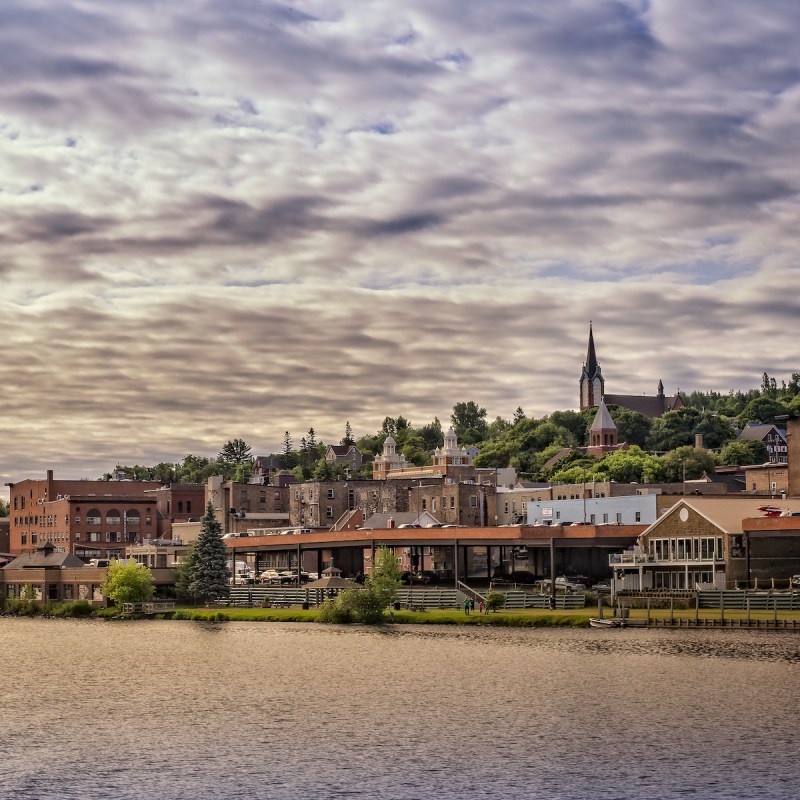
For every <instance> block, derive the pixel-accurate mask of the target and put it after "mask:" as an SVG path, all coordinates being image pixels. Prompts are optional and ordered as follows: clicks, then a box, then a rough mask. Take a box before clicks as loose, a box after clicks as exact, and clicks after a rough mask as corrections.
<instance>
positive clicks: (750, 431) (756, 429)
mask: <svg viewBox="0 0 800 800" xmlns="http://www.w3.org/2000/svg"><path fill="white" fill-rule="evenodd" d="M773 430H774V431H775V433H777V434H778V435H779V436H780V437H781V439H783V440H784V441H786V431H785V430H782V429H781V428H779V427H778V426H777V425H747V426H746V427H745V429H744V430H743V431H742V432H741V433H740V434H739V438H740V439H754V440H756V441H759V442H760V441H761V440H762V439H764V437H766V435H767V434H768V433H772V431H773Z"/></svg>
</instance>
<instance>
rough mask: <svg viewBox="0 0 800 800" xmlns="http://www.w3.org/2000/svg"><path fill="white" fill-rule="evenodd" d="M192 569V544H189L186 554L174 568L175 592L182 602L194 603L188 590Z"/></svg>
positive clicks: (192, 596) (194, 600) (193, 598)
mask: <svg viewBox="0 0 800 800" xmlns="http://www.w3.org/2000/svg"><path fill="white" fill-rule="evenodd" d="M193 569H194V545H193V544H192V545H190V546H189V549H188V550H187V552H186V555H185V556H184V557H183V558H182V559H181V560H180V561H179V562H178V566H177V568H176V570H175V594H176V595H177V596H178V600H180V601H181V602H182V603H195V602H196V598H195V597H194V595H193V594H192V593H191V591H190V590H189V587H190V586H191V583H192V570H193Z"/></svg>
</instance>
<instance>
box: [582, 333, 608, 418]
mask: <svg viewBox="0 0 800 800" xmlns="http://www.w3.org/2000/svg"><path fill="white" fill-rule="evenodd" d="M604 392H605V380H604V379H603V373H602V372H601V370H600V364H598V363H597V354H596V353H595V350H594V333H593V332H592V322H591V320H589V347H588V348H587V350H586V362H585V363H584V365H583V371H582V372H581V379H580V400H581V411H584V410H586V409H587V408H595V407H596V406H597V405H598V404H599V402H600V398H601V397H602V396H603V394H604Z"/></svg>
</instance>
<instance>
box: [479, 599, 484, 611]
mask: <svg viewBox="0 0 800 800" xmlns="http://www.w3.org/2000/svg"><path fill="white" fill-rule="evenodd" d="M478 613H479V614H483V600H481V601H480V603H478Z"/></svg>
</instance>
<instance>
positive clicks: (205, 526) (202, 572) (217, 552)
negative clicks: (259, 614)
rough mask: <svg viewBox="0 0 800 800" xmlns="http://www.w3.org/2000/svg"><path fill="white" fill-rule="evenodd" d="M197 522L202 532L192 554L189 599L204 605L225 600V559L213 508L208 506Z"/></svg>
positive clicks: (226, 570) (226, 585) (226, 582)
mask: <svg viewBox="0 0 800 800" xmlns="http://www.w3.org/2000/svg"><path fill="white" fill-rule="evenodd" d="M200 522H201V523H202V529H201V530H200V535H199V536H198V537H197V542H196V543H195V546H194V552H193V554H192V559H193V563H192V567H191V580H190V581H189V586H188V591H189V594H190V595H191V596H192V597H195V598H197V600H199V601H202V602H206V603H207V602H208V601H209V600H215V599H217V598H218V597H227V594H228V567H227V561H228V555H227V552H226V550H225V544H224V542H223V541H222V526H221V525H220V524H219V522H218V521H217V518H216V517H215V516H214V507H213V506H212V505H211V503H210V502H209V503H208V505H207V506H206V513H205V514H204V515H203V517H202V519H201V520H200Z"/></svg>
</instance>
